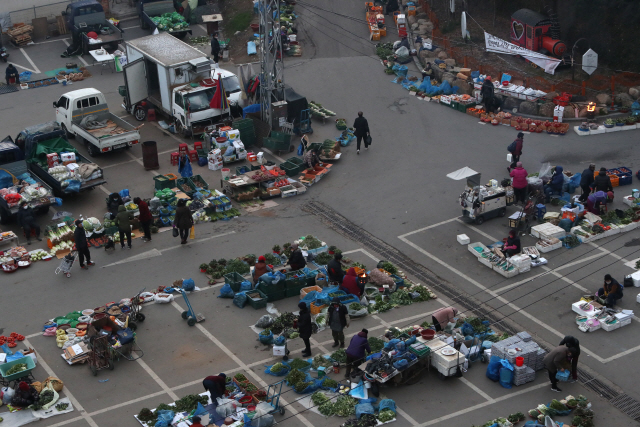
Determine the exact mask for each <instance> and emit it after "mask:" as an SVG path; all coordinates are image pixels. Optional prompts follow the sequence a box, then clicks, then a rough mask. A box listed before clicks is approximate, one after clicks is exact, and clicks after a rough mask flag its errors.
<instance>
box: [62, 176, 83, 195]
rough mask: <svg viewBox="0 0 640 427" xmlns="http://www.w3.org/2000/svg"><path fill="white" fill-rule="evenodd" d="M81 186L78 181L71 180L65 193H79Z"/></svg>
mask: <svg viewBox="0 0 640 427" xmlns="http://www.w3.org/2000/svg"><path fill="white" fill-rule="evenodd" d="M81 185H82V183H81V182H80V181H78V180H77V179H70V180H69V185H67V188H65V190H64V191H65V193H79V192H80V186H81Z"/></svg>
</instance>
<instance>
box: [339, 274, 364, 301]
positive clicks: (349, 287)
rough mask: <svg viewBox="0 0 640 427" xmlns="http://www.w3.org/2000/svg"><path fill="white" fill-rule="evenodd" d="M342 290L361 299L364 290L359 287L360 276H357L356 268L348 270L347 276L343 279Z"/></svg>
mask: <svg viewBox="0 0 640 427" xmlns="http://www.w3.org/2000/svg"><path fill="white" fill-rule="evenodd" d="M341 289H342V290H343V291H345V292H346V293H348V294H353V295H355V296H357V297H358V298H360V295H362V290H361V289H360V287H359V286H358V275H357V274H356V269H355V268H353V267H351V268H350V269H348V270H347V274H346V275H345V276H344V278H343V279H342V286H341Z"/></svg>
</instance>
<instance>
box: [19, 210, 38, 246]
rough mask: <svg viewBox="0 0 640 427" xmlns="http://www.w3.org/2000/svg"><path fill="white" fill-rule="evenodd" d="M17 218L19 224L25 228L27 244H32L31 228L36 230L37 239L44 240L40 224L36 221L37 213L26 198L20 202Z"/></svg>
mask: <svg viewBox="0 0 640 427" xmlns="http://www.w3.org/2000/svg"><path fill="white" fill-rule="evenodd" d="M16 219H17V221H18V225H19V226H20V227H22V229H23V230H24V236H25V237H26V238H27V245H30V244H31V230H35V233H36V240H38V241H42V239H41V238H40V226H39V225H38V224H37V223H36V214H35V213H34V212H33V208H31V206H29V204H28V203H27V202H26V201H24V200H23V201H21V202H20V210H18V215H17V218H16Z"/></svg>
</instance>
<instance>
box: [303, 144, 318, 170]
mask: <svg viewBox="0 0 640 427" xmlns="http://www.w3.org/2000/svg"><path fill="white" fill-rule="evenodd" d="M302 160H303V161H304V164H305V165H306V166H307V167H308V168H309V169H313V167H314V166H315V165H317V164H319V163H320V148H315V149H313V150H308V151H307V152H306V153H304V157H303V158H302Z"/></svg>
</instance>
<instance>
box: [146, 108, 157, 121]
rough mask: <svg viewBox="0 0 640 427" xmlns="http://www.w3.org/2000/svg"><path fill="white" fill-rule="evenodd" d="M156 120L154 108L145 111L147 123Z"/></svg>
mask: <svg viewBox="0 0 640 427" xmlns="http://www.w3.org/2000/svg"><path fill="white" fill-rule="evenodd" d="M155 120H156V110H155V108H149V109H148V110H147V121H148V122H154V121H155Z"/></svg>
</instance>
